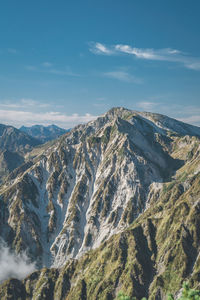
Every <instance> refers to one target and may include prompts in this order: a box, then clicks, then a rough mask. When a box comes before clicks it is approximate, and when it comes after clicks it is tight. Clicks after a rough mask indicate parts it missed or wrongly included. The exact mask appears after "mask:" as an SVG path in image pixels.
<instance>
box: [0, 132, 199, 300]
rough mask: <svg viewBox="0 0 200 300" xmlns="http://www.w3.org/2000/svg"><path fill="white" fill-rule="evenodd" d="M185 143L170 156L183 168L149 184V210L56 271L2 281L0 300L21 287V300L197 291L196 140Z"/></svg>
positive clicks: (160, 296) (158, 296) (152, 296)
mask: <svg viewBox="0 0 200 300" xmlns="http://www.w3.org/2000/svg"><path fill="white" fill-rule="evenodd" d="M186 139H187V143H186ZM186 139H185V138H181V139H180V140H179V141H178V143H177V144H176V150H175V151H174V153H173V154H174V156H175V157H177V156H179V155H181V156H183V158H184V159H185V162H186V163H185V165H184V166H183V167H182V168H180V169H179V170H178V172H177V173H176V175H174V178H173V179H172V180H171V181H170V182H166V183H163V184H161V185H159V187H158V186H157V187H155V183H153V184H152V185H151V186H150V192H149V198H148V208H147V209H146V211H145V212H144V213H143V214H141V215H140V216H139V218H137V219H136V220H135V221H134V222H133V224H132V225H130V227H129V228H127V229H126V230H123V232H121V233H119V234H117V235H113V236H112V237H111V238H110V239H109V240H107V241H105V242H103V243H102V244H101V246H100V247H99V248H98V249H96V250H92V251H89V252H87V253H86V254H85V255H83V256H82V258H80V259H79V260H69V261H68V262H67V263H66V265H65V266H64V267H62V268H61V269H55V268H53V269H43V270H41V271H37V272H35V273H33V274H31V275H30V276H28V277H27V278H26V279H25V280H24V281H22V282H20V281H17V280H15V281H14V280H9V281H7V282H5V283H4V285H2V287H1V289H0V296H1V297H6V296H8V294H10V295H15V294H16V291H18V290H19V288H20V291H21V292H20V296H21V297H22V296H23V297H24V298H23V297H22V299H44V300H45V299H46V300H47V299H48V300H49V299H56V300H58V299H74V300H76V299H88V300H96V299H101V300H105V299H114V298H115V296H116V294H117V293H118V292H119V290H123V291H124V292H125V294H128V295H130V296H136V297H137V299H141V297H143V296H149V299H165V295H166V294H167V293H168V292H177V291H178V290H179V288H180V287H181V284H182V282H183V281H184V280H189V282H190V285H191V286H193V287H195V288H198V289H199V288H200V285H199V274H200V262H199V249H200V238H199V237H200V232H199V225H200V200H199V186H200V173H199V171H200V159H199V157H200V147H199V140H198V139H197V138H194V137H192V138H191V140H190V142H189V138H188V137H187V138H186ZM188 142H189V143H188ZM183 143H185V145H184V146H183ZM197 143H198V144H197ZM191 151H192V153H193V155H192V156H191ZM5 299H7V298H5Z"/></svg>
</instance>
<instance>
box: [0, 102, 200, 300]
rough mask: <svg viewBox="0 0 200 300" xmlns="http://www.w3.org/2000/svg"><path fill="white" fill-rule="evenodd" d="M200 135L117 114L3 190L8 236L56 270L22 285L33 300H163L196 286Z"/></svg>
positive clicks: (75, 136) (60, 146) (57, 148)
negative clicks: (121, 295) (187, 283)
mask: <svg viewBox="0 0 200 300" xmlns="http://www.w3.org/2000/svg"><path fill="white" fill-rule="evenodd" d="M168 123H169V125H168ZM171 124H175V125H174V127H173V130H172V125H171ZM185 130H188V134H187V135H185ZM199 132H200V129H199V128H198V127H193V126H190V125H187V124H184V123H181V122H178V121H175V120H174V121H173V120H172V119H168V118H167V117H164V116H163V117H162V116H161V115H157V114H150V113H149V114H145V113H137V112H135V111H129V110H126V109H122V108H117V109H112V110H111V111H109V112H108V113H107V114H105V115H104V116H102V117H100V118H98V119H97V120H96V121H92V122H90V123H88V124H86V125H80V126H77V127H76V128H74V129H73V130H72V131H71V132H70V133H67V135H66V136H64V137H63V138H61V139H60V140H59V141H57V142H56V143H55V144H54V145H53V146H50V147H49V148H47V149H46V150H45V151H44V152H43V153H42V155H41V156H38V157H36V158H35V161H33V164H32V165H30V167H29V166H27V168H26V169H25V170H24V172H20V173H19V174H18V175H16V177H13V178H12V180H11V181H9V182H7V183H6V184H5V185H4V186H2V189H1V198H0V205H1V217H0V218H1V219H0V222H1V224H2V226H1V227H0V235H1V236H2V237H3V238H4V240H6V241H7V243H8V244H9V245H10V246H11V247H12V248H13V249H15V250H16V251H17V252H20V251H22V250H24V249H26V250H27V251H28V253H29V256H30V257H31V258H32V260H35V261H37V265H38V267H41V266H46V267H50V266H51V267H54V268H52V269H43V270H42V271H36V272H35V273H33V274H32V275H30V276H32V277H28V278H26V279H25V280H24V281H23V282H22V283H23V286H24V288H25V290H26V293H27V296H26V297H27V298H26V299H29V298H28V297H33V295H39V296H37V297H38V298H35V299H91V300H92V299H114V297H115V295H116V294H117V292H118V291H119V290H124V291H126V293H128V294H129V295H132V296H136V297H137V298H138V299H140V297H142V296H145V295H146V296H148V295H150V298H151V299H163V297H164V295H165V294H166V293H167V292H168V291H170V290H171V291H175V290H177V287H179V286H180V285H181V282H182V280H183V279H187V278H189V279H190V280H191V282H192V283H193V285H197V278H198V272H199V270H198V253H199V231H198V230H199V229H198V227H199V222H200V221H199V209H198V207H199V204H198V202H199V199H198V197H199V171H200V159H199V153H200V147H199V137H198V136H199ZM63 265H64V267H63ZM57 267H59V269H57ZM48 293H50V294H48ZM30 295H32V296H30ZM41 295H42V296H41ZM45 295H50V296H48V297H50V298H45V297H47V296H45ZM34 297H36V296H34ZM41 297H42V298H41ZM66 297H67V298H66ZM31 299H32V298H31ZM33 299H34V298H33Z"/></svg>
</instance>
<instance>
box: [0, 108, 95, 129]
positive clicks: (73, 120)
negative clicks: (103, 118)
mask: <svg viewBox="0 0 200 300" xmlns="http://www.w3.org/2000/svg"><path fill="white" fill-rule="evenodd" d="M96 118H97V116H93V115H91V114H89V113H87V114H85V115H79V114H76V113H75V114H72V115H65V114H64V113H62V112H54V111H47V112H43V113H42V112H41V113H39V112H31V111H24V110H13V109H12V110H9V109H0V120H1V123H3V124H6V125H12V126H15V127H21V126H22V125H25V126H32V125H35V124H40V125H44V126H47V125H51V124H56V125H58V126H60V127H63V128H65V129H68V128H72V127H74V126H76V125H78V124H82V123H87V122H89V121H92V120H94V119H96Z"/></svg>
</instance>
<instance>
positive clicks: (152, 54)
mask: <svg viewBox="0 0 200 300" xmlns="http://www.w3.org/2000/svg"><path fill="white" fill-rule="evenodd" d="M89 50H90V51H91V52H92V53H94V54H98V55H122V54H127V55H132V56H134V57H136V58H137V59H143V60H155V61H168V62H175V63H179V64H181V65H183V66H184V67H185V68H187V69H191V70H196V71H199V70H200V58H199V57H197V58H195V57H192V56H189V55H187V54H186V53H184V52H182V51H180V50H177V49H171V48H163V49H149V48H145V49H142V48H136V47H132V46H130V45H124V44H116V45H111V46H106V45H104V44H101V43H91V44H90V48H89Z"/></svg>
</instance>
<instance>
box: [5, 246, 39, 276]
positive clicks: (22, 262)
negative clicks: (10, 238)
mask: <svg viewBox="0 0 200 300" xmlns="http://www.w3.org/2000/svg"><path fill="white" fill-rule="evenodd" d="M35 269H36V268H35V264H34V263H31V262H30V261H29V259H28V257H27V255H26V254H25V253H22V254H16V253H14V252H11V251H10V250H9V248H8V247H7V245H6V244H5V242H4V241H3V240H0V282H3V281H4V280H6V279H9V278H17V279H23V278H25V277H26V276H27V275H28V274H30V273H32V272H33V271H35Z"/></svg>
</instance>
